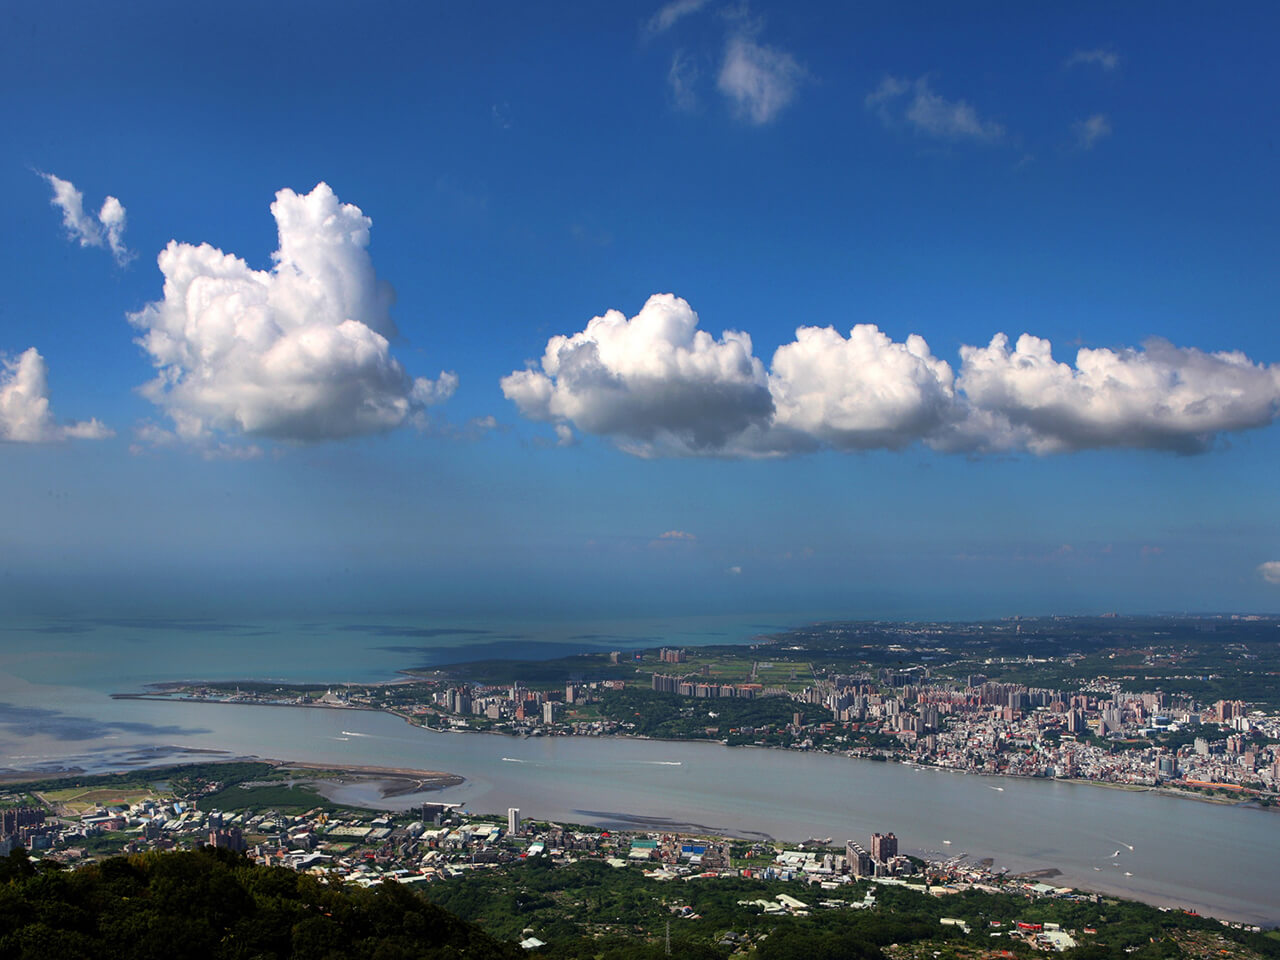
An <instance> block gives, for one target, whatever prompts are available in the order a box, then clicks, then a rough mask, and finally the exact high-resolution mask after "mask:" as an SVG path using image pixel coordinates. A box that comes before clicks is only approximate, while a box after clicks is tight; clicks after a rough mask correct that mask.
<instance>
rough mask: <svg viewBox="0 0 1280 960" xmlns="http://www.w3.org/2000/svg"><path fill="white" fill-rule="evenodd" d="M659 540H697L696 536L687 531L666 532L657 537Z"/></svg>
mask: <svg viewBox="0 0 1280 960" xmlns="http://www.w3.org/2000/svg"><path fill="white" fill-rule="evenodd" d="M658 539H659V540H697V539H698V537H697V534H693V533H689V532H688V531H687V530H668V531H667V532H666V533H662V534H659V535H658Z"/></svg>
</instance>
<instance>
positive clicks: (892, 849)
mask: <svg viewBox="0 0 1280 960" xmlns="http://www.w3.org/2000/svg"><path fill="white" fill-rule="evenodd" d="M897 855H898V838H897V837H896V836H894V835H893V834H892V833H873V834H872V835H871V859H872V860H874V861H876V863H888V862H889V861H890V860H891V859H892V858H894V857H896V856H897Z"/></svg>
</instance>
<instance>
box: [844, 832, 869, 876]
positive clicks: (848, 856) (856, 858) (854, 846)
mask: <svg viewBox="0 0 1280 960" xmlns="http://www.w3.org/2000/svg"><path fill="white" fill-rule="evenodd" d="M844 862H845V864H846V865H847V866H848V867H849V875H850V876H854V877H870V876H873V875H874V874H875V867H874V866H873V865H872V862H871V855H870V854H869V853H867V851H866V850H864V849H862V845H861V844H859V843H856V842H855V841H853V840H850V841H849V842H848V843H846V844H845V845H844Z"/></svg>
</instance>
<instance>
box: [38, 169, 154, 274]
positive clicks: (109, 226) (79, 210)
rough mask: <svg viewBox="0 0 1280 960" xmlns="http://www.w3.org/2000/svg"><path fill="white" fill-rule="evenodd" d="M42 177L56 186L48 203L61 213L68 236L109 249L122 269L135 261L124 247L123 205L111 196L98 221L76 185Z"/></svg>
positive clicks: (42, 175) (89, 245)
mask: <svg viewBox="0 0 1280 960" xmlns="http://www.w3.org/2000/svg"><path fill="white" fill-rule="evenodd" d="M40 176H41V177H43V178H44V179H45V181H46V182H48V184H49V186H51V187H53V199H52V200H50V201H49V202H50V203H51V204H52V205H53V206H55V207H57V208H58V209H59V210H61V211H62V225H63V226H64V227H66V228H67V235H68V236H70V237H71V238H72V239H73V240H78V241H79V242H80V246H82V247H102V246H105V247H107V248H109V249H110V250H111V255H112V256H114V257H115V258H116V263H118V264H119V265H120V266H124V265H125V264H126V263H128V262H129V261H130V260H132V259H133V253H132V251H130V250H129V249H128V248H127V247H126V246H125V245H124V228H125V223H126V216H125V209H124V204H122V203H121V202H120V201H119V200H117V199H116V198H115V197H111V196H109V197H107V199H106V200H104V201H103V203H102V209H101V210H100V211H99V212H98V216H97V217H96V218H95V217H93V216H91V215H89V214H88V213H85V209H84V194H83V193H81V192H80V191H79V190H77V189H76V186H75V184H74V183H72V182H71V181H70V180H63V179H62V178H61V177H55V176H54V175H53V174H51V173H41V174H40Z"/></svg>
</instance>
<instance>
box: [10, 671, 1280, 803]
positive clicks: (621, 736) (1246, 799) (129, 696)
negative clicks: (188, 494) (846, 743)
mask: <svg viewBox="0 0 1280 960" xmlns="http://www.w3.org/2000/svg"><path fill="white" fill-rule="evenodd" d="M390 682H391V683H402V682H405V681H400V680H395V681H390ZM111 698H112V699H113V700H152V701H159V702H161V703H212V704H223V705H228V706H236V707H298V708H303V709H310V710H343V711H349V710H362V711H367V712H371V713H385V714H387V715H388V716H392V717H397V718H399V719H400V720H403V721H404V722H405V723H406V724H408V725H409V726H412V727H418V728H419V729H423V730H429V731H431V732H432V733H455V734H456V733H470V734H487V735H491V736H500V737H509V738H511V739H514V740H521V739H527V737H521V736H519V735H517V734H514V733H510V732H507V731H505V730H470V729H457V728H453V729H436V728H435V727H429V726H427V725H426V724H421V723H416V722H415V721H414V718H413V715H410V714H407V713H403V712H401V711H400V710H397V709H395V708H394V707H369V706H362V705H352V704H340V703H293V702H280V701H270V700H218V699H213V698H207V697H178V696H165V695H163V694H147V693H113V694H111ZM552 736H556V737H578V736H580V735H579V734H573V733H556V734H553V735H552ZM583 739H588V740H605V739H612V740H645V741H649V742H652V743H712V744H720V745H721V746H724V747H726V748H728V749H737V748H740V747H749V748H755V749H760V750H789V749H790V748H788V747H780V746H770V745H765V744H746V743H744V744H730V743H728V742H727V741H725V740H724V739H721V738H719V737H650V736H645V735H642V734H626V733H606V734H600V735H598V736H589V737H584V738H583ZM799 752H802V753H825V754H827V755H829V756H843V757H845V758H847V759H849V760H867V761H871V762H875V763H897V764H901V765H904V766H917V767H921V768H923V769H928V770H938V771H946V772H948V773H958V774H962V775H964V776H970V777H972V776H977V777H997V778H998V777H1005V778H1008V779H1010V780H1031V781H1034V780H1044V781H1046V782H1050V783H1069V784H1076V785H1081V786H1091V787H1102V788H1104V789H1107V790H1123V791H1127V792H1130V793H1154V794H1157V795H1160V796H1166V797H1176V798H1179V799H1183V800H1194V801H1198V802H1200V803H1212V804H1216V805H1219V806H1229V807H1230V806H1239V807H1247V808H1249V809H1254V810H1263V811H1276V810H1280V807H1277V806H1275V805H1264V804H1260V803H1258V802H1257V798H1256V797H1254V796H1251V795H1244V796H1241V797H1237V798H1228V797H1214V796H1209V795H1207V794H1200V793H1198V792H1197V791H1193V790H1184V789H1179V788H1178V787H1175V786H1162V785H1159V784H1142V783H1116V782H1113V781H1110V780H1088V779H1083V778H1079V777H1027V776H1022V775H1020V774H1016V773H989V772H987V771H984V770H965V769H963V768H961V767H944V766H938V765H936V764H928V763H924V764H922V763H919V762H917V761H914V760H901V759H898V758H895V757H892V756H883V755H877V756H862V755H859V754H854V753H849V752H846V751H843V750H817V751H814V750H805V751H799ZM445 775H446V776H456V775H455V774H445ZM72 776H74V774H72ZM11 779H12V777H10V776H3V775H0V782H4V781H5V780H11ZM460 782H465V778H463V781H460ZM448 786H454V784H449V785H448ZM440 789H442V788H440Z"/></svg>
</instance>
